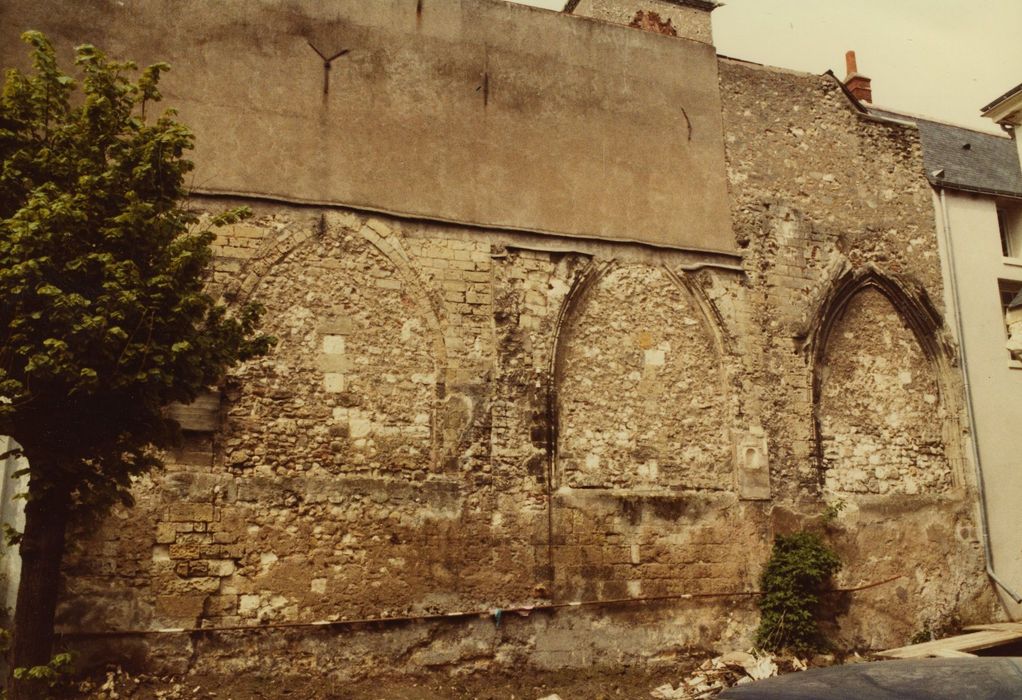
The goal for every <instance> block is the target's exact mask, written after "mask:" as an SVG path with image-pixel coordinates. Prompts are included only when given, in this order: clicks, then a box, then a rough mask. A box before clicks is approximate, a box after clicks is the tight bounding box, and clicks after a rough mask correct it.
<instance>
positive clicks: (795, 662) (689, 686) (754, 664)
mask: <svg viewBox="0 0 1022 700" xmlns="http://www.w3.org/2000/svg"><path fill="white" fill-rule="evenodd" d="M778 662H780V665H781V667H783V668H780V667H779V666H778ZM805 669H806V663H805V662H804V661H802V660H801V659H797V658H794V657H792V658H784V659H775V658H774V657H772V656H770V655H763V656H756V655H754V654H749V653H747V652H744V651H732V652H729V653H727V654H724V655H723V656H718V657H716V658H714V659H707V660H706V661H704V662H703V663H702V665H701V666H700V667H699V668H698V670H696V671H694V672H693V673H692V675H691V676H690V677H689V678H687V679H685V680H683V681H682V682H681V683H680V684H678V686H677V687H674V686H673V685H672V684H670V683H664V684H663V685H661V686H658V687H656V688H654V689H653V690H651V691H650V693H649V694H650V696H651V697H653V698H656V700H702V698H712V697H713V696H715V695H716V694H717V693H719V692H720V691H722V690H724V689H725V688H730V687H731V686H734V685H742V684H745V683H751V682H752V681H758V680H762V679H764V678H770V677H771V676H776V675H777V674H778V673H779V672H781V671H782V670H783V671H789V670H791V671H804V670H805Z"/></svg>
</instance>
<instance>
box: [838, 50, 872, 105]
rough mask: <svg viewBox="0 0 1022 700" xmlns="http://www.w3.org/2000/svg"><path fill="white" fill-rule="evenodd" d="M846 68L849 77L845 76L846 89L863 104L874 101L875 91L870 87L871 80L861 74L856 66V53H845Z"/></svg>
mask: <svg viewBox="0 0 1022 700" xmlns="http://www.w3.org/2000/svg"><path fill="white" fill-rule="evenodd" d="M845 68H846V69H847V70H848V75H846V76H845V87H847V88H848V91H849V92H850V93H852V94H853V95H855V98H856V99H857V100H860V101H862V102H872V101H873V89H872V88H871V87H870V82H871V81H870V79H869V78H867V77H866V76H864V75H860V74H859V67H858V66H856V65H855V52H854V51H848V52H846V53H845Z"/></svg>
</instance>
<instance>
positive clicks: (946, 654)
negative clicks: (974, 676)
mask: <svg viewBox="0 0 1022 700" xmlns="http://www.w3.org/2000/svg"><path fill="white" fill-rule="evenodd" d="M934 656H936V657H938V658H941V659H958V658H965V659H975V658H976V655H975V654H970V653H969V652H967V651H955V650H954V649H945V650H944V651H938V652H937V653H936V654H934Z"/></svg>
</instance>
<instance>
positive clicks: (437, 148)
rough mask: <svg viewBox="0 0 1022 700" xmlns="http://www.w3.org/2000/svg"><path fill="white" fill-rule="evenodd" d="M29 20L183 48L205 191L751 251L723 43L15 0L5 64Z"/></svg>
mask: <svg viewBox="0 0 1022 700" xmlns="http://www.w3.org/2000/svg"><path fill="white" fill-rule="evenodd" d="M30 27H31V28H37V29H42V30H45V31H46V32H47V33H48V34H49V35H50V37H51V39H52V40H53V41H54V42H55V43H56V44H57V45H58V46H59V47H60V48H61V54H62V55H63V56H65V57H67V56H68V54H69V53H70V48H71V47H72V46H74V45H77V44H80V43H84V42H90V43H93V44H96V45H97V46H100V47H101V48H103V49H104V50H106V51H108V52H109V53H110V54H111V55H113V56H118V57H128V58H131V59H133V60H135V61H136V62H138V63H139V64H142V65H146V64H149V63H152V62H155V61H167V62H169V63H171V64H173V68H172V70H171V71H170V72H169V73H168V74H167V75H166V77H165V78H164V79H163V80H162V81H161V90H162V92H163V93H164V95H165V96H166V98H167V100H168V102H169V103H170V104H173V105H174V106H175V108H177V109H178V110H179V112H180V115H181V119H182V120H183V121H184V122H185V123H187V124H190V125H193V126H194V129H195V132H196V136H197V144H198V145H197V148H196V151H195V161H196V163H197V168H196V171H195V173H194V175H193V182H194V183H195V184H194V185H193V187H194V188H195V189H197V190H199V191H203V192H215V193H234V194H243V195H255V196H270V197H276V198H281V199H285V200H288V201H292V202H307V203H320V204H334V205H342V206H356V207H364V208H368V209H371V210H376V211H384V212H391V213H397V214H402V215H408V216H424V217H428V218H433V219H439V220H445V221H459V222H463V223H471V224H477V225H484V226H491V227H506V228H511V229H524V230H529V231H543V232H551V233H559V234H568V235H578V236H588V237H598V238H607V239H612V240H637V241H643V242H647V243H654V244H657V245H662V246H669V247H678V248H692V249H698V250H706V251H717V252H723V253H731V252H733V249H734V245H733V240H732V237H731V235H730V233H731V231H730V225H729V221H728V208H727V199H726V189H725V183H724V168H723V160H724V153H723V145H722V143H721V131H720V104H719V99H718V94H717V90H716V82H717V75H716V69H717V66H716V61H715V56H714V51H713V47H712V46H710V45H709V44H706V43H701V42H697V41H680V40H670V38H668V37H663V36H658V35H656V34H652V33H649V32H642V31H623V30H622V29H621V28H620V27H616V26H613V25H609V24H606V23H603V22H580V21H572V19H571V18H570V17H567V16H564V15H561V14H559V13H555V12H550V11H546V10H540V9H537V8H533V7H528V6H524V5H518V4H513V3H506V2H499V1H497V0H422V2H418V1H417V0H373V2H370V3H367V2H364V1H363V0H334V1H333V2H330V3H320V2H314V1H312V0H296V1H295V2H289V3H281V2H278V1H277V0H259V1H257V2H233V3H228V4H226V5H224V4H222V3H220V4H210V3H207V2H205V1H204V0H185V1H182V0H173V1H172V0H139V1H136V2H130V3H120V2H114V0H88V1H86V2H80V3H79V2H76V3H65V2H59V1H55V0H49V1H44V2H36V1H34V0H33V1H29V0H8V1H7V2H4V3H3V5H0V62H2V64H3V65H5V66H7V65H19V66H23V65H24V64H25V63H26V54H27V52H26V51H25V49H24V44H23V43H22V42H20V41H18V35H19V34H20V32H21V31H23V30H25V29H27V28H30ZM341 51H346V52H347V53H345V54H344V55H338V56H337V57H336V58H335V59H334V60H333V61H332V63H331V64H330V68H329V69H326V68H325V67H324V58H330V57H331V56H335V54H339V53H340V52H341ZM317 52H318V54H322V57H321V56H320V55H318V54H317ZM369 160H371V161H372V163H373V167H372V168H365V167H364V164H365V163H366V162H367V161H369ZM679 172H681V173H698V176H697V177H682V178H678V177H676V174H677V173H679ZM576 202H584V203H585V206H575V203H576ZM681 211H685V212H689V213H691V214H693V216H692V217H691V218H686V219H685V221H684V225H682V219H680V218H679V217H678V212H681Z"/></svg>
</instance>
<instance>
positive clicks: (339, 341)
mask: <svg viewBox="0 0 1022 700" xmlns="http://www.w3.org/2000/svg"><path fill="white" fill-rule="evenodd" d="M323 353H324V354H326V355H343V354H344V336H343V335H336V334H330V335H324V336H323Z"/></svg>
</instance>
